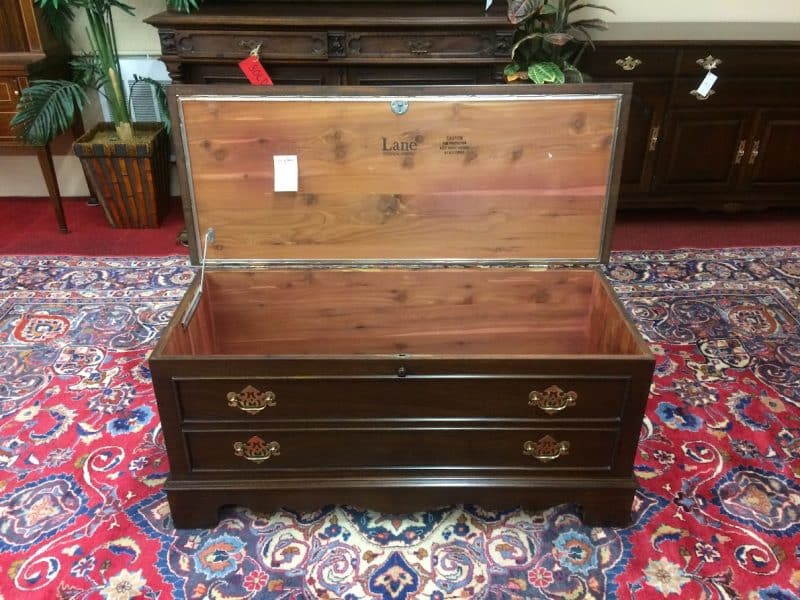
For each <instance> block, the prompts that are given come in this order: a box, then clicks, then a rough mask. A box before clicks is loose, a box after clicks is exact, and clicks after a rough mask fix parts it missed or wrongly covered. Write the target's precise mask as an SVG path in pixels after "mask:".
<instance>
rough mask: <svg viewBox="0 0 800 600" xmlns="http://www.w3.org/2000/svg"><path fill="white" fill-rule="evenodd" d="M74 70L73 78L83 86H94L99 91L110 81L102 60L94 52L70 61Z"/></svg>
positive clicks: (70, 65)
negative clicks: (104, 70) (101, 62)
mask: <svg viewBox="0 0 800 600" xmlns="http://www.w3.org/2000/svg"><path fill="white" fill-rule="evenodd" d="M69 67H70V69H71V70H72V80H73V81H74V82H75V83H78V84H80V85H81V86H83V87H90V88H94V89H96V90H98V91H100V89H101V88H102V87H103V86H104V85H105V84H106V82H107V81H108V76H107V75H106V74H105V73H104V72H103V67H102V66H101V65H100V60H99V59H98V58H97V56H96V55H94V54H86V55H84V56H80V57H78V58H73V59H72V60H71V61H69Z"/></svg>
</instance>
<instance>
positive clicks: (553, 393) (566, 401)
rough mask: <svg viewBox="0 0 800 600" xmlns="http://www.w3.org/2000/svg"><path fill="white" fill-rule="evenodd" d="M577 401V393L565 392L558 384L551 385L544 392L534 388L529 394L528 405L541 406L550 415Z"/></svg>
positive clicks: (573, 404)
mask: <svg viewBox="0 0 800 600" xmlns="http://www.w3.org/2000/svg"><path fill="white" fill-rule="evenodd" d="M577 401H578V394H577V393H575V392H565V391H564V390H562V389H561V388H560V387H558V386H557V385H551V386H550V387H549V388H547V389H546V390H545V391H543V392H537V391H536V390H534V391H532V392H531V393H530V394H529V395H528V406H536V407H537V408H541V409H542V410H543V411H544V412H546V413H547V414H548V415H553V414H555V413H558V412H561V411H562V410H564V409H566V408H568V407H570V406H575V404H576V403H577Z"/></svg>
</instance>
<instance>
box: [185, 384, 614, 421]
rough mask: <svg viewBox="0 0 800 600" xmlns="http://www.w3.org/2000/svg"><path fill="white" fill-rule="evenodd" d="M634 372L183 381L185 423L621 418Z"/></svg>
mask: <svg viewBox="0 0 800 600" xmlns="http://www.w3.org/2000/svg"><path fill="white" fill-rule="evenodd" d="M628 382H629V379H628V377H610V376H606V377H604V376H599V375H575V376H569V377H551V376H518V377H512V376H492V375H486V376H482V375H473V376H463V375H462V376H458V375H454V376H428V377H426V376H415V377H398V376H394V375H393V376H384V377H380V376H371V377H325V378H313V377H270V378H241V379H238V378H237V379H176V380H174V384H175V386H176V389H177V396H178V398H179V402H180V407H181V413H182V416H183V419H184V420H185V421H194V420H219V419H223V420H254V421H270V422H275V421H302V422H309V421H330V420H370V421H374V420H380V419H387V420H396V419H402V420H409V419H411V420H415V419H454V418H457V419H481V420H485V419H547V420H552V419H607V420H616V419H619V418H620V415H621V413H622V408H623V406H624V403H625V401H626V398H627V396H628Z"/></svg>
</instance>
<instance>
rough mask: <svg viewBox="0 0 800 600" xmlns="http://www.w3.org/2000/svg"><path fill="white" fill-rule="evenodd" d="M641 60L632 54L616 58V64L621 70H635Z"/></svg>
mask: <svg viewBox="0 0 800 600" xmlns="http://www.w3.org/2000/svg"><path fill="white" fill-rule="evenodd" d="M641 64H642V61H641V60H639V59H638V58H634V57H632V56H626V57H625V58H620V59H618V60H617V66H619V67H621V68H622V70H623V71H635V70H636V67H638V66H640V65H641Z"/></svg>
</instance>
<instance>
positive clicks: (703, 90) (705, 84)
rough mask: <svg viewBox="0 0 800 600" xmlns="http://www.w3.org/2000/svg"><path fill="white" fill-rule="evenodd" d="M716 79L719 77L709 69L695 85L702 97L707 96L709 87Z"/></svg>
mask: <svg viewBox="0 0 800 600" xmlns="http://www.w3.org/2000/svg"><path fill="white" fill-rule="evenodd" d="M717 79H719V77H717V76H716V75H714V74H713V73H712V72H711V71H709V72H708V74H707V75H706V77H705V79H703V81H702V83H701V84H700V85H699V86H698V87H697V93H698V94H699V95H700V96H703V97H705V96H708V93H709V92H710V91H711V88H713V87H714V84H715V83H717Z"/></svg>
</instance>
